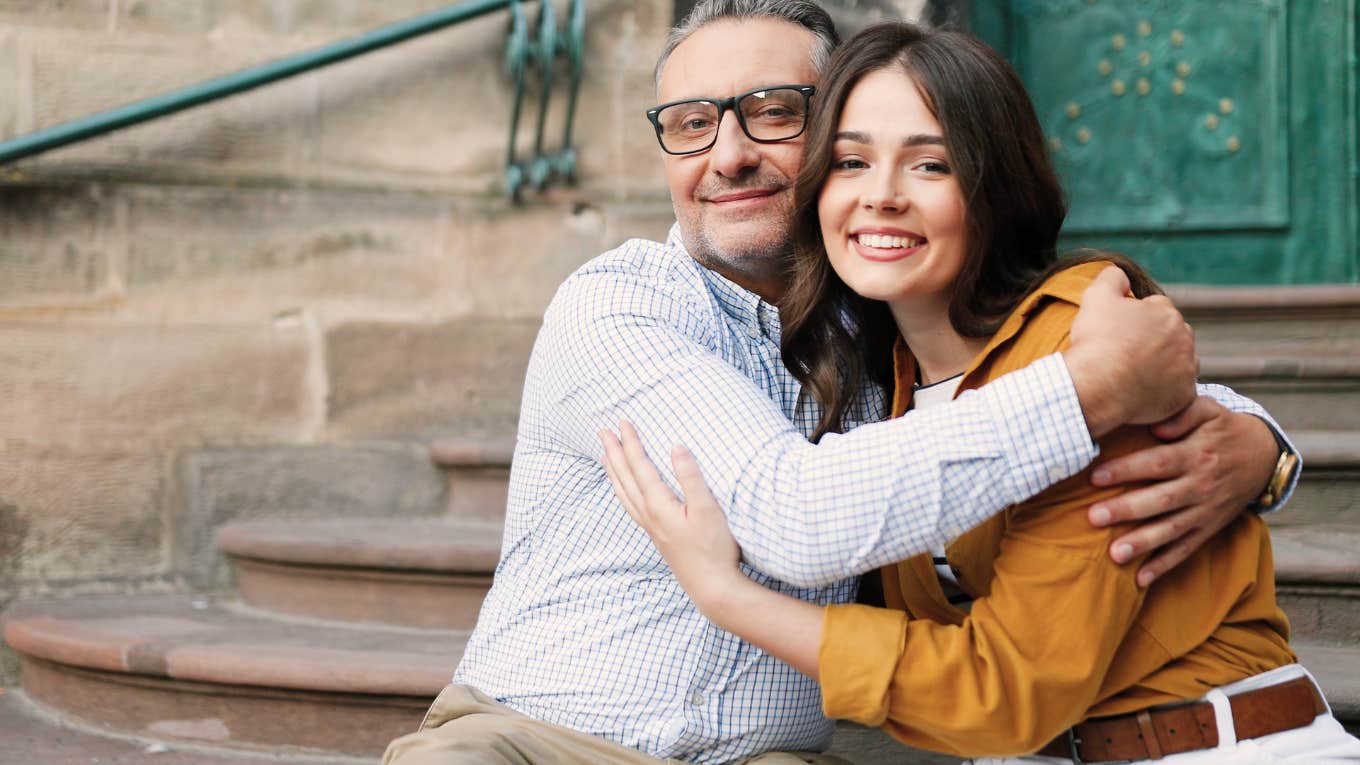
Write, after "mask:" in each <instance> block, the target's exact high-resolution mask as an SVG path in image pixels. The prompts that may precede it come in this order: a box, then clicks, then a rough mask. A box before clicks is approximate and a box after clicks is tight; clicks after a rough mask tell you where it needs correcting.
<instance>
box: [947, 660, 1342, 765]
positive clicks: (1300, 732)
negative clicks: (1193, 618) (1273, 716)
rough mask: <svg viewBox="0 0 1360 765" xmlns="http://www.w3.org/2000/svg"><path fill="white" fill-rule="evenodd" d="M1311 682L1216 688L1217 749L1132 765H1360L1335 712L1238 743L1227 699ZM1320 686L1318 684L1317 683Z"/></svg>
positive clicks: (1015, 761)
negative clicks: (1294, 726) (1246, 693)
mask: <svg viewBox="0 0 1360 765" xmlns="http://www.w3.org/2000/svg"><path fill="white" fill-rule="evenodd" d="M1296 677H1307V678H1310V679H1311V678H1312V677H1313V676H1312V675H1311V674H1309V673H1308V670H1306V669H1304V668H1303V667H1302V666H1300V665H1298V664H1290V665H1289V666H1287V667H1280V668H1279V669H1273V670H1271V671H1269V672H1263V673H1261V674H1259V675H1256V676H1254V677H1249V678H1247V679H1245V680H1239V681H1238V682H1236V683H1232V684H1231V685H1225V686H1222V687H1220V688H1215V689H1214V690H1212V691H1210V692H1209V693H1208V694H1206V695H1205V697H1204V700H1205V701H1208V702H1210V703H1212V704H1213V705H1214V717H1215V718H1217V720H1218V742H1219V743H1218V746H1217V747H1215V748H1213V749H1200V750H1197V751H1194V752H1183V753H1181V754H1173V755H1170V756H1169V757H1163V758H1162V759H1160V760H1134V761H1132V762H1131V765H1143V764H1144V763H1148V764H1155V765H1278V764H1280V763H1288V765H1353V764H1354V763H1360V740H1357V739H1356V738H1355V737H1354V736H1352V735H1350V734H1349V733H1347V732H1346V730H1345V729H1344V728H1342V727H1341V723H1339V722H1337V721H1336V718H1334V717H1332V710H1331V707H1328V708H1327V711H1326V712H1323V713H1322V714H1320V715H1318V716H1317V719H1315V720H1313V723H1312V724H1311V725H1306V726H1304V727H1302V728H1295V729H1294V730H1286V731H1281V732H1279V733H1272V734H1270V735H1269V736H1261V737H1260V738H1253V739H1248V740H1246V741H1238V740H1237V735H1236V733H1235V732H1234V730H1233V725H1232V709H1231V707H1229V706H1228V697H1229V696H1232V695H1235V694H1238V693H1242V692H1244V691H1250V690H1255V689H1256V688H1265V687H1267V686H1271V685H1277V684H1279V683H1283V682H1287V681H1289V680H1293V679H1294V678H1296ZM1314 682H1316V681H1314ZM972 762H973V763H975V765H1070V763H1071V762H1072V761H1071V760H1069V759H1067V758H1065V757H1039V756H1034V755H1031V756H1028V757H982V758H979V759H976V760H973V761H972Z"/></svg>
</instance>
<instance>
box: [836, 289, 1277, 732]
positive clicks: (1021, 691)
mask: <svg viewBox="0 0 1360 765" xmlns="http://www.w3.org/2000/svg"><path fill="white" fill-rule="evenodd" d="M1105 265H1106V264H1103V263H1086V264H1083V265H1079V266H1074V267H1072V268H1069V269H1066V270H1064V271H1062V272H1060V273H1058V274H1056V275H1055V276H1054V277H1053V278H1051V279H1050V280H1048V281H1047V282H1046V283H1044V284H1043V285H1042V286H1041V287H1040V288H1039V289H1038V290H1036V291H1035V292H1034V293H1033V294H1031V295H1029V296H1028V297H1027V298H1026V299H1025V300H1024V301H1023V302H1022V303H1021V304H1020V305H1019V306H1018V307H1017V308H1016V310H1015V311H1014V312H1013V313H1012V314H1011V316H1010V317H1009V318H1008V319H1007V320H1006V322H1005V323H1004V324H1003V326H1002V327H1001V329H1000V330H999V331H998V332H997V333H996V335H995V336H994V337H993V338H992V339H991V341H990V342H989V344H988V345H987V347H986V348H985V349H984V350H983V351H982V353H980V354H979V355H978V356H977V358H975V359H974V360H973V361H972V363H971V364H970V366H969V367H968V369H967V371H966V372H965V373H964V378H963V380H962V382H961V384H960V386H959V390H960V391H962V390H966V389H969V388H976V387H979V386H981V385H982V384H984V383H986V382H988V381H990V380H992V379H994V378H996V377H999V376H1001V375H1004V374H1006V373H1007V372H1011V371H1014V370H1016V369H1020V368H1021V367H1024V366H1025V365H1027V364H1029V363H1030V362H1032V361H1034V360H1036V359H1039V358H1042V357H1043V356H1046V355H1048V354H1051V353H1054V352H1056V351H1060V350H1062V349H1063V348H1065V347H1067V345H1068V342H1069V338H1068V333H1069V329H1070V328H1071V325H1072V320H1073V318H1074V317H1075V316H1076V312H1077V307H1078V306H1079V304H1080V301H1081V295H1082V293H1083V292H1084V291H1085V289H1086V287H1087V285H1089V284H1090V282H1091V280H1092V279H1093V278H1094V277H1095V275H1096V274H1097V273H1099V272H1100V271H1101V269H1102V268H1103V267H1104V266H1105ZM896 363H897V391H896V394H895V396H894V402H893V416H900V415H901V414H902V413H903V412H905V411H906V410H907V409H908V408H909V407H910V405H911V383H912V381H913V380H914V379H915V362H914V361H913V359H912V358H911V355H910V352H909V351H908V350H907V349H906V347H905V346H904V345H903V344H902V343H901V342H900V341H899V343H898V347H897V349H896ZM1154 442H1155V439H1154V438H1153V436H1152V435H1151V434H1150V433H1149V432H1148V429H1147V428H1145V427H1124V428H1121V429H1119V430H1116V431H1115V432H1113V433H1111V434H1110V435H1109V436H1107V437H1105V438H1103V439H1101V441H1100V447H1101V456H1100V458H1099V459H1098V460H1097V464H1098V463H1099V462H1101V461H1104V460H1108V459H1110V458H1113V457H1116V456H1118V455H1122V454H1127V453H1129V452H1131V451H1134V450H1136V449H1138V448H1140V447H1144V446H1148V445H1151V444H1153V443H1154ZM1121 490H1123V489H1097V488H1095V487H1093V486H1092V485H1091V483H1090V469H1089V468H1088V469H1087V470H1086V471H1084V472H1082V473H1080V474H1078V475H1076V476H1073V477H1072V478H1069V479H1068V480H1066V481H1063V482H1062V483H1060V484H1058V485H1056V486H1053V487H1052V488H1050V489H1048V490H1047V491H1045V492H1043V493H1042V494H1040V495H1038V496H1036V497H1033V498H1032V499H1030V500H1028V501H1026V502H1023V503H1020V504H1018V505H1014V506H1012V507H1010V508H1007V509H1006V510H1004V511H1002V512H1001V513H999V514H998V515H996V516H995V517H993V518H992V519H991V520H989V521H987V522H986V523H984V524H983V525H981V526H979V527H978V528H976V529H974V530H972V531H970V532H968V533H966V534H964V535H963V536H961V537H959V538H958V539H957V540H955V541H954V542H953V544H951V545H950V546H949V548H948V549H947V550H946V555H947V557H948V559H949V562H950V564H951V565H952V566H953V567H954V568H955V569H956V570H957V571H958V572H959V577H958V578H959V581H960V583H961V585H962V587H963V588H964V589H965V590H966V591H968V592H969V594H971V595H973V596H975V597H976V600H975V601H974V602H973V605H972V608H971V611H970V612H969V613H965V612H963V611H961V610H959V609H957V608H955V607H953V606H951V605H950V604H949V602H948V601H947V600H946V598H945V595H944V593H943V591H942V590H941V587H940V584H939V580H938V578H937V576H936V574H935V570H934V567H933V566H932V565H931V561H930V557H929V556H928V555H923V556H918V557H916V558H912V559H911V560H907V561H903V562H901V563H897V564H894V565H891V566H886V567H884V568H883V570H882V574H883V589H884V596H885V601H886V603H887V605H888V606H889V607H888V608H873V607H869V606H862V605H845V606H831V607H829V608H828V609H827V611H826V614H825V617H824V619H823V623H822V635H821V644H820V649H819V650H820V664H821V669H820V674H821V677H820V678H819V679H820V681H821V684H822V691H823V708H824V711H825V712H826V714H827V715H828V716H831V717H837V718H844V719H849V720H855V721H857V722H860V723H863V724H865V725H875V726H882V727H883V728H884V729H885V730H886V731H888V733H890V734H891V735H893V736H894V737H896V738H898V739H900V740H902V741H904V742H906V743H908V744H911V745H913V746H918V747H923V748H926V749H933V750H936V751H942V752H948V753H952V754H955V755H959V756H963V757H976V756H984V755H1013V754H1022V753H1027V752H1033V751H1035V750H1037V749H1039V748H1040V747H1042V746H1043V745H1045V744H1047V743H1048V742H1049V741H1050V740H1052V739H1053V738H1054V737H1056V736H1057V735H1058V734H1060V733H1061V732H1063V731H1064V730H1066V729H1067V728H1069V727H1071V726H1072V725H1073V724H1075V723H1077V722H1080V721H1081V720H1083V719H1085V718H1087V717H1099V716H1106V715H1113V714H1121V713H1124V712H1130V711H1134V710H1138V709H1142V708H1145V707H1149V706H1153V705H1157V704H1164V703H1168V702H1176V701H1181V700H1185V699H1194V698H1198V697H1200V696H1202V695H1203V694H1204V693H1205V692H1207V691H1208V690H1209V689H1211V688H1213V687H1215V686H1218V685H1223V684H1226V683H1229V682H1232V681H1235V680H1239V679H1241V678H1244V677H1248V676H1250V675H1253V674H1257V673H1260V672H1264V671H1266V670H1269V669H1274V668H1275V667H1279V666H1283V665H1285V664H1289V663H1292V662H1293V661H1295V657H1294V654H1293V652H1292V651H1290V649H1289V644H1288V636H1289V624H1288V621H1287V620H1286V619H1285V616H1284V614H1283V613H1282V612H1281V611H1280V609H1279V607H1278V606H1277V605H1276V603H1275V579H1274V568H1273V563H1272V560H1271V550H1270V538H1269V535H1268V534H1267V532H1266V527H1265V525H1264V523H1262V521H1261V519H1260V518H1258V517H1256V516H1255V515H1252V514H1244V515H1243V516H1242V517H1240V518H1239V519H1238V520H1237V521H1235V522H1234V523H1233V524H1232V525H1231V526H1229V527H1228V528H1227V529H1225V530H1224V531H1223V532H1221V533H1219V534H1218V535H1217V536H1216V537H1214V539H1213V540H1212V541H1210V542H1209V543H1208V544H1206V545H1205V547H1204V548H1203V549H1202V550H1200V551H1199V552H1197V553H1196V554H1195V555H1194V556H1192V558H1191V559H1190V560H1188V561H1186V562H1185V563H1183V564H1181V565H1180V566H1179V567H1177V568H1176V569H1175V570H1173V571H1172V572H1170V573H1169V574H1167V575H1165V576H1163V578H1162V579H1160V580H1159V581H1158V582H1156V583H1155V584H1154V585H1153V586H1152V587H1151V588H1150V589H1147V590H1140V589H1139V588H1138V587H1137V585H1136V584H1135V582H1134V574H1135V572H1136V571H1137V567H1138V565H1139V563H1140V561H1133V562H1131V563H1128V564H1126V565H1122V566H1121V565H1116V564H1115V563H1114V562H1113V561H1111V560H1110V558H1109V556H1108V554H1107V549H1108V548H1109V546H1110V543H1111V541H1112V540H1113V539H1114V538H1115V537H1117V536H1118V535H1119V534H1121V533H1122V532H1124V531H1127V529H1126V528H1111V529H1097V528H1094V527H1092V526H1091V524H1090V523H1089V522H1088V521H1087V515H1086V514H1087V509H1088V508H1089V507H1090V506H1091V505H1092V504H1093V503H1094V502H1096V501H1097V500H1099V499H1102V498H1106V497H1110V496H1113V495H1115V494H1117V493H1118V492H1119V491H1121ZM902 511H903V512H911V509H910V508H903V510H902Z"/></svg>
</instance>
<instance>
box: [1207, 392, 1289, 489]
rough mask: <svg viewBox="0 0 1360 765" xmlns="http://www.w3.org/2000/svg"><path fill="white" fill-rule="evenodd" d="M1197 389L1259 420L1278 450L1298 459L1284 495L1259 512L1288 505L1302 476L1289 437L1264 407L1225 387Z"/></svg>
mask: <svg viewBox="0 0 1360 765" xmlns="http://www.w3.org/2000/svg"><path fill="white" fill-rule="evenodd" d="M1198 389H1199V392H1200V394H1201V395H1205V396H1208V397H1210V398H1212V399H1213V400H1215V401H1217V402H1218V403H1220V404H1222V405H1223V406H1224V407H1225V408H1226V409H1227V410H1228V411H1230V412H1237V413H1238V414H1250V415H1255V416H1256V417H1259V418H1261V421H1262V422H1264V423H1265V424H1266V427H1268V428H1270V432H1271V434H1272V435H1274V436H1275V441H1276V442H1277V443H1278V444H1279V445H1280V448H1282V449H1284V450H1285V451H1286V452H1289V453H1290V454H1292V455H1294V456H1295V457H1298V458H1299V467H1298V469H1297V470H1295V471H1294V477H1293V478H1291V479H1290V481H1289V485H1288V486H1286V487H1285V489H1284V493H1283V494H1281V495H1280V498H1279V499H1278V500H1276V501H1275V504H1273V505H1271V506H1270V507H1266V508H1262V509H1261V511H1260V512H1261V515H1269V514H1270V513H1273V512H1275V511H1276V510H1279V509H1280V508H1282V507H1284V506H1285V505H1286V504H1288V502H1289V498H1290V497H1292V496H1294V487H1296V486H1298V485H1299V478H1300V477H1301V476H1302V475H1303V455H1302V454H1299V450H1298V449H1297V448H1295V446H1294V442H1293V441H1290V440H1289V436H1287V435H1285V432H1284V430H1283V429H1282V428H1281V427H1280V424H1279V423H1278V422H1275V418H1274V417H1271V416H1270V412H1267V411H1266V410H1265V407H1263V406H1261V405H1260V404H1258V403H1256V402H1255V401H1252V400H1251V399H1249V398H1247V397H1246V396H1243V395H1242V394H1240V393H1238V392H1236V391H1234V390H1233V389H1232V388H1229V387H1227V386H1226V385H1216V384H1214V383H1200V384H1199V385H1198Z"/></svg>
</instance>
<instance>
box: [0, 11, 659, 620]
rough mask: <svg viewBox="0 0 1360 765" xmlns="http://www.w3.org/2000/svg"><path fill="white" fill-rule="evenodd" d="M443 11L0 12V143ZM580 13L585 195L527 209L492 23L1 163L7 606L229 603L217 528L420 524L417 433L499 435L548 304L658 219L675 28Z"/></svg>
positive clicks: (1, 520)
mask: <svg viewBox="0 0 1360 765" xmlns="http://www.w3.org/2000/svg"><path fill="white" fill-rule="evenodd" d="M445 4H446V2H445V0H391V1H390V2H385V3H372V2H363V1H361V0H246V1H244V2H240V1H237V0H232V2H226V1H225V0H74V1H73V2H62V3H53V2H49V1H48V0H8V1H7V2H0V139H3V138H11V137H14V136H16V135H20V134H24V133H27V132H30V131H32V130H35V129H39V128H42V127H47V126H50V125H53V124H56V123H59V122H62V121H64V120H68V119H73V118H78V117H82V116H85V115H88V114H91V113H93V112H95V111H98V110H100V109H104V108H108V107H113V106H117V105H121V104H123V103H125V102H128V101H130V100H133V99H136V98H139V97H144V96H149V95H154V94H158V93H161V92H164V91H167V90H170V89H173V88H176V87H180V86H184V85H188V84H192V83H194V82H197V81H201V80H203V79H205V78H208V77H212V76H216V75H220V74H224V73H227V72H230V71H234V70H237V69H240V68H243V67H246V66H249V65H253V64H256V63H261V62H264V61H267V60H271V59H274V58H277V57H280V56H282V55H285V54H288V53H292V52H297V51H301V50H306V49H309V48H312V47H315V46H317V45H320V44H323V43H326V42H330V41H333V40H337V39H340V38H343V37H345V36H348V35H352V34H355V33H358V32H361V31H365V30H367V29H371V28H374V27H376V26H379V25H382V24H384V23H388V22H392V21H398V20H402V19H404V18H408V17H410V16H413V15H416V14H418V13H421V12H423V11H427V10H431V9H433V8H437V7H440V6H443V5H445ZM561 7H563V8H565V3H562V4H561ZM589 11H590V16H589V23H588V34H589V39H588V61H587V68H586V75H585V81H584V90H583V93H582V97H581V104H580V110H579V114H580V117H579V121H578V132H577V135H578V140H577V142H576V145H577V147H578V150H579V155H580V162H581V167H580V179H581V183H580V185H579V186H578V187H577V188H575V189H570V190H558V191H554V192H551V193H549V194H546V195H542V196H539V195H534V194H532V193H530V194H528V195H527V199H526V204H525V205H524V206H522V207H518V208H517V207H514V206H512V205H510V204H509V203H508V202H506V201H505V200H504V199H503V198H502V196H501V192H500V188H501V175H502V162H503V158H504V154H505V144H506V141H507V136H508V126H509V121H510V105H511V96H512V93H513V89H512V87H511V86H510V84H509V83H508V81H507V79H506V77H505V76H504V74H503V63H502V62H503V55H504V41H505V31H506V25H507V18H508V16H507V14H506V13H504V12H501V13H496V14H492V15H491V16H489V17H485V18H482V19H479V20H477V21H474V22H471V23H469V24H466V25H463V26H460V27H456V28H454V29H450V30H446V31H444V32H440V33H436V34H433V35H430V36H428V37H425V38H422V39H418V40H413V41H410V42H407V43H404V44H401V45H399V46H397V47H395V48H391V49H389V50H386V51H383V52H378V53H374V54H371V55H367V56H363V57H360V58H357V59H354V60H351V61H348V62H345V63H342V64H339V65H336V66H333V67H331V68H328V69H325V70H321V71H319V72H316V73H313V74H310V75H305V76H302V77H299V78H295V79H293V80H287V81H284V82H281V83H277V84H275V85H271V86H267V87H265V88H262V89H259V90H255V91H252V92H249V93H245V94H242V95H238V96H235V97H233V98H231V99H228V100H226V101H223V102H219V103H216V104H211V105H207V106H204V107H199V108H197V109H194V110H190V111H188V112H183V113H181V114H178V115H175V116H171V117H168V118H165V119H162V120H159V121H157V122H153V123H150V124H147V125H143V126H139V127H135V128H130V129H126V130H123V131H121V132H119V133H116V134H113V135H111V136H107V137H104V138H100V139H96V140H93V141H90V142H87V143H82V144H77V145H74V146H71V147H67V148H64V149H61V150H57V151H54V152H51V153H48V154H46V155H42V156H40V157H37V158H33V159H30V160H26V161H23V162H21V163H18V164H15V165H10V166H6V167H3V168H0V607H3V605H4V604H5V603H6V602H7V601H9V600H11V599H13V598H15V597H44V596H67V595H73V594H81V593H104V592H108V593H122V592H135V591H140V590H183V589H211V588H212V587H215V586H220V584H221V582H220V581H219V580H218V579H217V578H216V577H215V576H214V574H213V567H212V565H211V561H212V545H211V531H212V528H214V526H215V524H217V523H219V522H221V521H223V520H226V519H229V518H231V517H255V516H259V515H264V514H277V515H295V516H296V515H308V514H311V515H328V514H335V513H339V514H354V513H362V512H369V513H372V512H374V511H378V512H390V513H399V514H404V515H414V514H428V513H434V512H438V510H439V508H440V506H441V504H440V498H439V496H438V491H439V488H438V487H439V486H440V485H441V484H440V482H439V480H438V476H437V474H435V473H434V470H433V468H432V467H431V466H430V464H429V460H428V458H427V457H426V455H425V452H424V451H423V445H424V444H425V443H426V442H427V441H428V439H429V437H431V436H434V435H438V434H452V433H469V432H470V433H489V434H498V435H503V434H506V433H510V432H513V427H514V422H515V418H516V413H517V409H518V399H519V392H520V391H519V381H520V378H521V376H522V370H523V367H524V364H525V362H526V360H527V356H528V351H529V348H530V345H531V343H532V340H533V337H534V333H535V331H536V329H537V326H538V322H539V320H540V317H541V315H542V311H543V308H544V306H545V305H546V303H547V301H548V300H549V299H550V298H551V296H552V293H553V291H554V289H555V288H556V285H557V284H558V283H559V282H560V281H561V279H562V278H563V277H565V276H566V275H567V274H568V273H570V272H571V271H572V270H574V269H575V268H576V267H577V266H579V265H580V264H581V263H583V262H584V261H585V260H587V259H589V258H590V257H592V256H594V255H596V254H598V253H600V252H602V251H604V250H606V249H609V248H610V247H612V246H614V245H616V244H617V243H618V242H620V241H622V240H623V239H624V238H626V237H629V236H649V237H660V236H663V235H664V233H665V230H666V228H667V226H668V224H669V219H670V210H669V203H668V202H667V201H666V199H665V196H664V193H665V191H664V188H665V187H664V183H663V182H662V179H661V175H660V163H659V162H657V161H656V159H655V150H654V146H653V143H654V139H653V138H652V136H651V135H650V134H649V132H648V131H647V130H646V129H645V128H646V123H645V120H644V119H643V117H642V111H643V110H644V109H645V108H646V107H647V106H649V105H650V101H651V64H652V61H653V60H654V56H655V53H656V51H657V50H658V49H659V46H660V41H661V39H662V37H663V36H664V34H665V31H666V27H667V25H668V24H669V22H670V6H669V3H668V2H662V1H660V0H657V1H656V2H631V1H629V2H625V1H624V0H603V1H597V2H592V3H590V5H589ZM529 15H530V18H531V19H532V18H533V17H534V16H535V15H536V11H534V10H533V9H532V8H531V9H530V14H529ZM561 106H562V105H561V103H555V104H554V108H555V111H554V112H553V119H554V120H555V121H558V122H560V119H561V115H562V113H563V110H562V108H561ZM529 114H530V115H532V112H529ZM527 122H528V120H526V123H527ZM550 135H552V136H557V135H559V132H558V131H556V130H554V131H553V132H552V133H550ZM521 145H522V146H527V145H528V142H527V140H526V141H524V142H522V143H521ZM271 466H272V472H271ZM384 479H386V481H387V482H386V483H384ZM431 487H433V488H431ZM322 488H325V489H328V491H322V490H321V489H322ZM307 498H310V499H307Z"/></svg>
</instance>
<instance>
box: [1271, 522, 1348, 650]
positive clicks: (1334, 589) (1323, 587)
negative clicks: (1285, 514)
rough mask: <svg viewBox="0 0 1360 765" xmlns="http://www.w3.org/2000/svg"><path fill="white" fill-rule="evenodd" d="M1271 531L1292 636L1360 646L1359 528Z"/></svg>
mask: <svg viewBox="0 0 1360 765" xmlns="http://www.w3.org/2000/svg"><path fill="white" fill-rule="evenodd" d="M1270 536H1271V544H1272V546H1273V548H1274V550H1275V583H1276V593H1277V597H1278V599H1279V602H1280V606H1281V607H1282V608H1284V610H1285V613H1287V614H1289V623H1290V626H1291V627H1292V628H1293V638H1294V639H1295V640H1304V641H1309V640H1311V641H1330V642H1337V643H1345V644H1350V645H1354V646H1357V647H1360V527H1354V526H1283V527H1276V528H1272V529H1271V532H1270Z"/></svg>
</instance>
